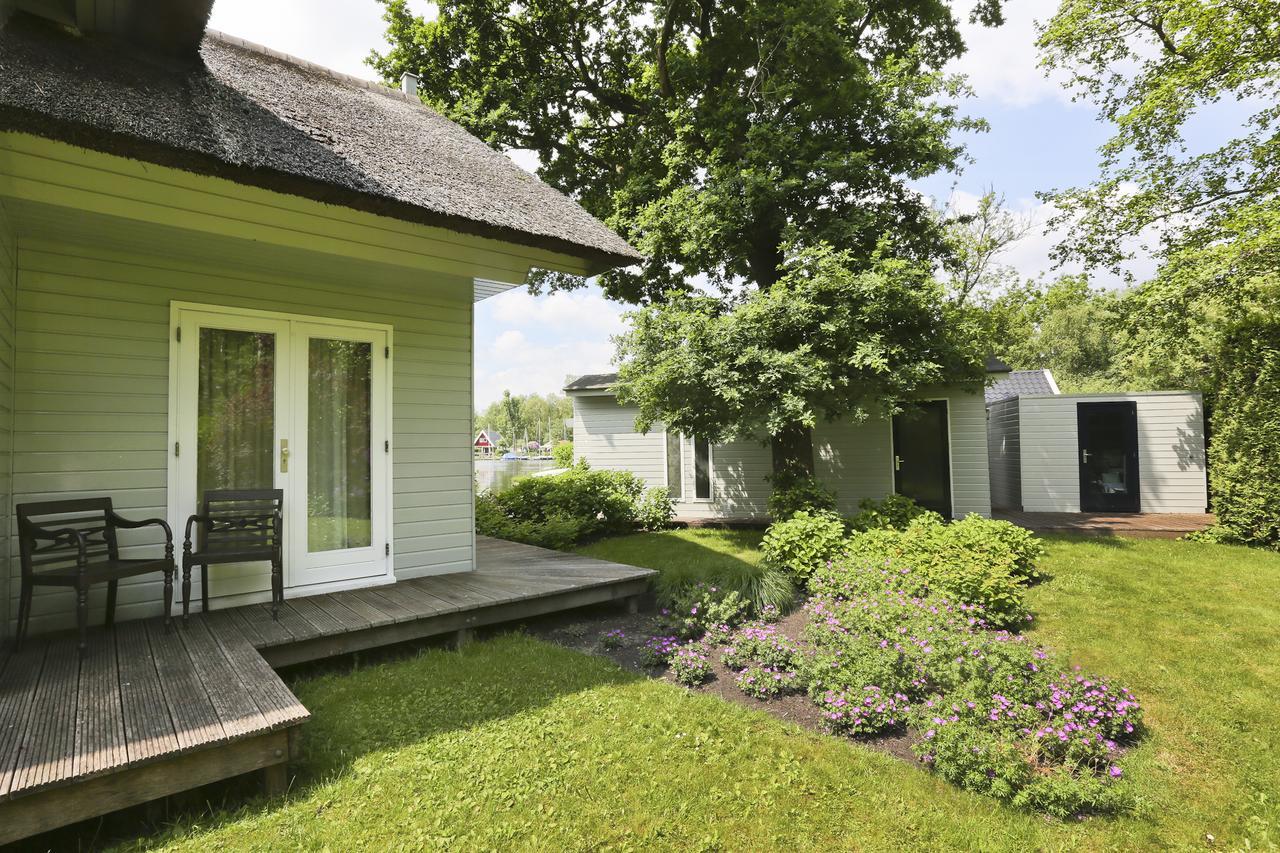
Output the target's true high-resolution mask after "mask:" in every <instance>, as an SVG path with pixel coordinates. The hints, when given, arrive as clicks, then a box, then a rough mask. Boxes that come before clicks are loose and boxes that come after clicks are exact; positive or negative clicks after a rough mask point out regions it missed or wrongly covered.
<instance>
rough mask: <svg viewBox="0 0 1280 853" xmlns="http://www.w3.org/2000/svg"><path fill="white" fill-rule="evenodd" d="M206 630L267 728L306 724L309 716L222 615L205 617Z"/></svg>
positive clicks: (224, 613)
mask: <svg viewBox="0 0 1280 853" xmlns="http://www.w3.org/2000/svg"><path fill="white" fill-rule="evenodd" d="M208 622H209V630H210V632H211V633H212V634H213V636H214V638H215V639H216V640H217V642H218V645H219V646H221V648H222V653H223V654H224V655H225V656H226V658H227V660H228V661H229V662H230V664H231V666H232V668H233V669H234V670H235V672H236V675H237V676H238V677H239V679H240V683H241V684H243V685H244V687H245V688H246V690H247V692H248V694H249V695H250V696H251V697H253V700H254V702H255V703H256V704H257V706H258V710H259V711H261V712H262V716H263V718H264V720H265V721H266V724H267V726H269V727H270V728H273V729H274V728H280V727H282V726H285V725H293V724H296V723H299V722H301V721H303V720H306V719H307V718H308V717H310V716H311V715H310V713H309V712H308V711H307V709H306V708H304V707H303V706H302V703H301V702H299V701H298V699H297V697H296V696H294V695H293V693H292V692H290V690H289V688H288V687H286V686H285V683H284V682H283V681H281V680H280V676H279V675H277V674H276V672H275V670H273V669H272V668H271V666H270V665H269V664H268V663H267V662H266V661H265V660H263V658H262V655H260V654H258V651H257V649H255V648H254V647H253V646H252V645H251V644H250V643H249V641H248V640H246V639H245V637H244V636H243V635H242V634H240V633H238V632H237V631H236V630H235V623H234V622H233V621H232V619H231V617H230V615H229V614H227V613H226V612H225V611H221V612H214V613H211V614H209V619H208Z"/></svg>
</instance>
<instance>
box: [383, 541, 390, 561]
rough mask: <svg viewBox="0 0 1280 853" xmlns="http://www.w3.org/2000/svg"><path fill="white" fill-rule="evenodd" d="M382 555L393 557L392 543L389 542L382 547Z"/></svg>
mask: <svg viewBox="0 0 1280 853" xmlns="http://www.w3.org/2000/svg"><path fill="white" fill-rule="evenodd" d="M382 553H384V554H386V555H387V556H388V557H390V556H391V543H390V542H388V543H387V544H386V545H384V546H382Z"/></svg>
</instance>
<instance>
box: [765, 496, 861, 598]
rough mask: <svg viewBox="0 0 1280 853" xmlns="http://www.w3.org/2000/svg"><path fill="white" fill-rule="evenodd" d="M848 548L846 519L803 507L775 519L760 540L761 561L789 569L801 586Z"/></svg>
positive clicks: (771, 565)
mask: <svg viewBox="0 0 1280 853" xmlns="http://www.w3.org/2000/svg"><path fill="white" fill-rule="evenodd" d="M844 548H845V530H844V522H843V521H841V520H840V518H839V517H838V516H835V515H832V514H830V513H825V512H819V513H810V512H809V511H807V510H800V511H799V512H797V513H796V514H795V515H793V516H791V518H789V519H788V520H786V521H778V522H774V523H773V524H772V525H770V527H769V530H768V532H767V533H765V535H764V540H763V541H762V542H761V543H760V554H761V562H762V563H763V564H764V565H766V566H769V567H772V568H776V569H782V570H784V571H786V572H789V573H790V574H791V576H792V577H793V578H795V579H796V581H797V582H798V583H800V584H801V585H803V584H805V583H807V582H808V580H809V576H810V575H812V574H813V572H814V571H815V570H816V569H818V568H819V567H821V566H824V565H826V564H827V563H828V562H830V561H831V560H834V559H835V558H836V557H838V556H839V555H840V554H841V553H842V552H843V551H844Z"/></svg>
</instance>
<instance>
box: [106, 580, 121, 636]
mask: <svg viewBox="0 0 1280 853" xmlns="http://www.w3.org/2000/svg"><path fill="white" fill-rule="evenodd" d="M118 584H119V581H107V618H106V622H105V624H106V626H107V627H108V628H111V627H113V626H114V625H115V624H116V587H117V585H118Z"/></svg>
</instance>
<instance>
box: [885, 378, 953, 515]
mask: <svg viewBox="0 0 1280 853" xmlns="http://www.w3.org/2000/svg"><path fill="white" fill-rule="evenodd" d="M893 490H894V491H895V492H897V493H898V494H900V495H906V496H907V497H909V498H911V499H912V500H914V501H915V502H916V503H918V504H920V506H922V507H924V508H925V509H931V510H933V511H934V512H936V513H938V514H940V515H941V516H942V517H943V518H950V517H951V453H950V451H949V449H948V440H947V402H946V401H945V400H931V401H929V402H926V403H917V404H916V406H915V407H914V409H912V410H910V411H907V412H904V413H902V414H900V415H894V417H893Z"/></svg>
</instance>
